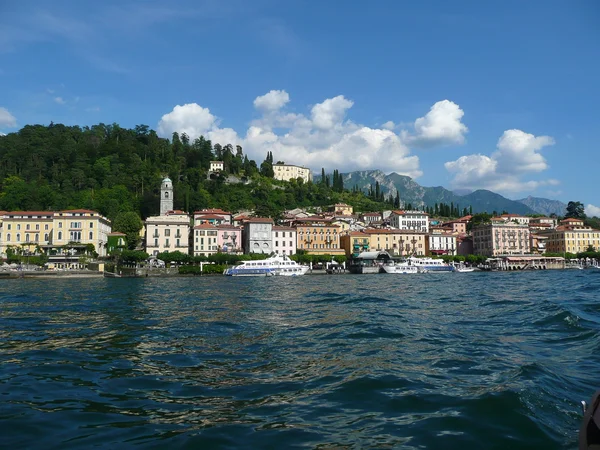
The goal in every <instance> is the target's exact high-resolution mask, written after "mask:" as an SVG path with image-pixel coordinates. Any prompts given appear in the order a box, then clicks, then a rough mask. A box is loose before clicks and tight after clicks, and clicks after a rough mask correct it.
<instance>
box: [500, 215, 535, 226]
mask: <svg viewBox="0 0 600 450" xmlns="http://www.w3.org/2000/svg"><path fill="white" fill-rule="evenodd" d="M500 217H502V218H503V219H504V220H506V221H507V222H516V223H520V224H521V225H529V221H530V220H531V217H527V216H521V215H519V214H502V215H501V216H500Z"/></svg>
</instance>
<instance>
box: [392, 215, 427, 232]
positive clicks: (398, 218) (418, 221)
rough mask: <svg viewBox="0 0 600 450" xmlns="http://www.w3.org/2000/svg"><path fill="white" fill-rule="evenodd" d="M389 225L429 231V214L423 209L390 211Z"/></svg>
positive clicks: (400, 228) (404, 228)
mask: <svg viewBox="0 0 600 450" xmlns="http://www.w3.org/2000/svg"><path fill="white" fill-rule="evenodd" d="M389 222H390V226H391V227H393V228H397V229H399V230H414V231H421V232H424V233H429V214H427V213H426V212H423V211H392V214H390V217H389Z"/></svg>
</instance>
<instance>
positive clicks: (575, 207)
mask: <svg viewBox="0 0 600 450" xmlns="http://www.w3.org/2000/svg"><path fill="white" fill-rule="evenodd" d="M568 217H573V218H574V219H582V220H583V219H585V208H584V206H583V203H581V202H569V203H568V204H567V213H566V214H565V219H566V218H568Z"/></svg>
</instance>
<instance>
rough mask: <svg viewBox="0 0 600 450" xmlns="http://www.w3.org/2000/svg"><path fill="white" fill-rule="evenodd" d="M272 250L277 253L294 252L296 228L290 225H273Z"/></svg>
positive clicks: (288, 253) (290, 253)
mask: <svg viewBox="0 0 600 450" xmlns="http://www.w3.org/2000/svg"><path fill="white" fill-rule="evenodd" d="M273 250H274V251H275V253H277V254H278V255H293V254H295V253H296V229H295V228H292V227H279V226H274V227H273Z"/></svg>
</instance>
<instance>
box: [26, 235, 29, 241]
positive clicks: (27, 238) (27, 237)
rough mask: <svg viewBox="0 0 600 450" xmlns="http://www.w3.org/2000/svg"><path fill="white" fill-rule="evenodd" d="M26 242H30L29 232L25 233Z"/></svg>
mask: <svg viewBox="0 0 600 450" xmlns="http://www.w3.org/2000/svg"><path fill="white" fill-rule="evenodd" d="M25 242H29V235H28V234H26V235H25Z"/></svg>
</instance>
